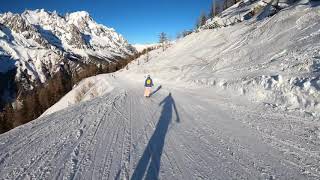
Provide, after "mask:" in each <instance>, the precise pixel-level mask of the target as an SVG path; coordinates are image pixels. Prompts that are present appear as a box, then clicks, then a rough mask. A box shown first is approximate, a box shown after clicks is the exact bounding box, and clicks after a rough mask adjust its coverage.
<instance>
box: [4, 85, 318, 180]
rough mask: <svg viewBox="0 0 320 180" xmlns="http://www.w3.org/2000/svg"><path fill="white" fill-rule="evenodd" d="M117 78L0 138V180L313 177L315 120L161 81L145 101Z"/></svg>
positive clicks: (135, 88) (315, 171)
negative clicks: (103, 89) (96, 93)
mask: <svg viewBox="0 0 320 180" xmlns="http://www.w3.org/2000/svg"><path fill="white" fill-rule="evenodd" d="M117 82H120V83H115V82H114V84H116V85H115V88H114V90H113V91H112V92H110V93H109V94H107V95H105V96H102V97H98V98H95V99H93V100H91V101H88V102H84V103H81V104H79V105H76V106H73V107H71V108H68V109H65V110H63V111H58V112H56V113H53V114H51V115H48V116H45V117H42V118H40V119H37V120H35V121H33V122H31V123H28V124H26V125H23V126H21V127H18V128H16V129H13V130H11V131H9V132H8V133H5V134H2V135H0V152H1V154H0V179H86V180H87V179H319V178H320V168H319V167H320V152H319V149H320V148H319V147H320V145H319V144H320V141H319V129H317V128H316V127H317V126H318V124H317V123H316V122H312V121H311V120H309V119H308V118H303V119H301V118H299V117H295V116H293V115H290V114H287V113H279V112H276V111H273V110H272V109H270V108H265V107H264V106H259V105H257V106H255V105H251V106H247V105H246V104H245V103H234V102H240V101H235V100H232V99H231V97H228V98H226V97H223V96H218V95H213V94H214V93H212V91H211V90H210V89H205V88H203V89H191V88H190V89H183V90H182V89H179V88H172V89H169V88H168V86H166V85H163V88H162V89H160V90H159V91H157V92H156V93H155V94H154V95H153V96H152V97H151V98H149V99H146V98H143V97H142V91H143V89H142V88H141V87H138V86H137V85H135V84H133V83H127V82H125V81H124V80H121V79H117ZM199 92H201V93H199ZM312 127H315V128H312Z"/></svg>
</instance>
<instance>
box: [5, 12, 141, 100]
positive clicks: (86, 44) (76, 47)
mask: <svg viewBox="0 0 320 180" xmlns="http://www.w3.org/2000/svg"><path fill="white" fill-rule="evenodd" d="M135 52H136V50H135V49H134V48H133V47H132V46H131V45H130V44H129V43H128V42H127V41H126V40H125V39H124V38H123V37H122V36H121V35H120V34H118V33H117V32H115V30H114V29H112V28H108V27H106V26H104V25H101V24H98V23H97V22H95V21H94V19H93V18H92V17H91V16H90V15H89V13H88V12H85V11H79V12H73V13H70V14H66V15H60V14H58V13H57V12H55V11H53V12H50V11H46V10H44V9H36V10H26V11H24V12H23V13H21V14H18V13H11V12H7V13H3V14H0V60H1V59H6V61H18V62H19V63H17V64H18V65H19V66H18V67H17V74H16V80H17V81H24V84H26V86H29V85H30V84H31V83H30V82H42V83H43V82H45V81H46V80H47V79H48V78H50V77H52V75H53V74H54V73H55V72H56V68H57V67H59V63H61V62H64V61H68V59H69V57H72V59H73V58H76V59H77V60H78V61H77V63H79V64H82V63H88V62H91V63H97V64H109V63H110V62H115V61H117V60H119V59H122V58H125V57H127V56H129V55H132V54H134V53H135ZM1 54H2V55H1ZM4 54H5V55H6V56H5V57H4ZM69 63H73V66H74V67H76V66H77V65H76V64H77V63H75V62H73V61H72V62H71V61H70V62H69ZM66 64H68V63H66ZM0 65H1V62H0ZM8 67H9V66H8ZM10 68H12V66H10ZM9 70H10V69H2V71H3V72H7V71H9ZM22 77H24V78H22ZM26 89H28V88H26ZM0 97H1V94H0Z"/></svg>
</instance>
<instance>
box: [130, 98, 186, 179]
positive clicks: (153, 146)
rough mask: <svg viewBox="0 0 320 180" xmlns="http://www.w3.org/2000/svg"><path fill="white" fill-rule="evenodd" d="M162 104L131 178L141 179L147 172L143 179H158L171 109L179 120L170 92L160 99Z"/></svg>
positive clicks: (170, 118) (170, 119)
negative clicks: (154, 125)
mask: <svg viewBox="0 0 320 180" xmlns="http://www.w3.org/2000/svg"><path fill="white" fill-rule="evenodd" d="M162 104H163V109H162V112H161V116H160V118H159V121H158V123H157V125H156V129H155V131H154V133H153V135H152V136H151V138H150V140H149V142H148V145H147V147H146V148H145V150H144V152H143V155H142V157H141V158H140V160H139V162H138V165H137V167H136V168H135V170H134V172H133V174H132V176H131V179H132V180H140V179H142V178H143V176H144V174H145V173H147V174H146V176H145V179H158V176H159V170H160V162H161V155H162V151H163V146H164V143H165V138H166V134H167V132H168V128H169V124H170V123H171V121H172V113H173V112H172V111H175V114H176V121H177V122H180V118H179V114H178V111H177V108H176V105H175V102H174V99H173V98H172V96H171V93H169V95H168V96H167V97H166V98H165V99H164V100H162V101H161V102H160V104H159V105H162ZM148 165H149V167H148Z"/></svg>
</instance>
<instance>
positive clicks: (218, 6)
mask: <svg viewBox="0 0 320 180" xmlns="http://www.w3.org/2000/svg"><path fill="white" fill-rule="evenodd" d="M239 1H240V0H213V1H212V3H211V6H210V11H209V13H206V12H205V11H203V12H201V14H200V16H199V18H198V19H197V21H196V26H195V29H198V28H199V27H201V26H203V25H205V24H206V21H207V20H208V19H212V18H214V17H216V16H219V15H220V13H221V12H222V11H224V10H226V9H228V8H229V7H231V6H233V5H234V4H236V3H237V2H239Z"/></svg>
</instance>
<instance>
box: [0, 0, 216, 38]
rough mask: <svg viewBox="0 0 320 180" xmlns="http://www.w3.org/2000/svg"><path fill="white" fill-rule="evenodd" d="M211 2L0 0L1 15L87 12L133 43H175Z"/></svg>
mask: <svg viewBox="0 0 320 180" xmlns="http://www.w3.org/2000/svg"><path fill="white" fill-rule="evenodd" d="M211 1H212V0H20V1H19V0H0V12H1V13H3V12H8V11H11V12H15V13H21V12H23V11H24V10H25V9H31V10H33V9H41V8H43V9H46V10H49V11H53V10H56V11H57V12H58V13H60V14H65V13H67V12H73V11H79V10H84V11H88V12H89V13H90V15H91V16H92V17H93V18H94V19H95V20H96V21H97V22H98V23H101V24H104V25H106V26H108V27H113V28H115V29H116V31H117V32H119V33H121V34H122V35H123V36H124V37H125V38H126V39H127V40H128V41H129V42H130V43H132V44H135V43H152V42H157V41H158V34H159V33H160V32H162V31H163V32H166V33H167V34H168V35H169V37H170V38H172V39H174V38H175V37H176V34H177V33H178V32H180V31H182V30H184V29H191V28H193V27H194V25H195V22H196V19H197V18H198V16H199V15H200V13H201V11H206V12H208V11H209V9H210V4H211Z"/></svg>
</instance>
